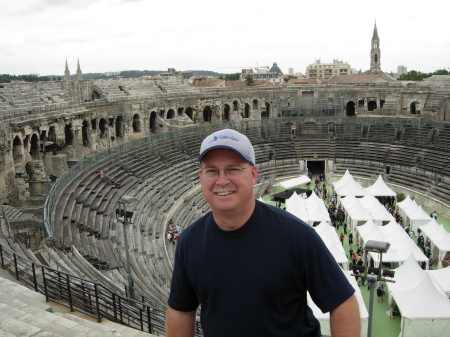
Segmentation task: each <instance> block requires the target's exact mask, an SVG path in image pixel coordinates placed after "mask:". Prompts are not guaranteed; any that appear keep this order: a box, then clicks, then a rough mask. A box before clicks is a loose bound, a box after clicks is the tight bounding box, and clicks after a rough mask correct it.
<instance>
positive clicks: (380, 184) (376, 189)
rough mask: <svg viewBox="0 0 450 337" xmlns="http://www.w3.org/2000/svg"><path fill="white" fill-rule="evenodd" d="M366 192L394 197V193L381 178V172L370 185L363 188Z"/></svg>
mask: <svg viewBox="0 0 450 337" xmlns="http://www.w3.org/2000/svg"><path fill="white" fill-rule="evenodd" d="M365 190H366V192H369V193H370V194H371V195H373V196H375V197H395V196H397V193H395V192H394V191H393V190H392V189H391V188H390V187H389V186H388V185H386V183H385V182H384V180H383V177H382V176H381V174H380V175H379V176H378V178H377V180H376V181H375V183H374V184H373V185H372V186H369V187H367V188H365Z"/></svg>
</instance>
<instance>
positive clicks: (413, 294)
mask: <svg viewBox="0 0 450 337" xmlns="http://www.w3.org/2000/svg"><path fill="white" fill-rule="evenodd" d="M430 275H431V273H430V272H428V271H425V270H423V269H422V268H420V267H419V265H418V264H417V262H416V261H415V259H414V256H413V255H412V254H411V255H410V256H409V257H408V258H407V259H406V260H405V262H404V263H403V265H401V266H400V267H398V268H397V269H395V277H394V279H395V283H390V282H388V283H386V284H387V287H388V289H389V299H388V308H387V312H386V313H387V314H388V315H389V316H391V317H392V312H393V305H392V302H393V299H394V300H395V302H396V304H397V306H398V308H399V310H400V313H401V315H402V324H401V327H402V331H401V334H400V335H401V336H420V337H422V336H424V337H428V336H429V337H434V336H436V337H437V336H445V334H446V333H447V332H448V331H449V330H448V329H450V325H449V324H450V301H449V300H448V298H447V297H446V295H445V293H444V291H442V289H440V287H439V286H438V285H437V283H436V282H435V281H434V280H433V277H430Z"/></svg>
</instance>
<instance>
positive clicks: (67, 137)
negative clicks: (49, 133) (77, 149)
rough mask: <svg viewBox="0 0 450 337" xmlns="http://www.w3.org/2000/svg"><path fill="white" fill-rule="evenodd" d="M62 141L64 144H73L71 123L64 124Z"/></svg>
mask: <svg viewBox="0 0 450 337" xmlns="http://www.w3.org/2000/svg"><path fill="white" fill-rule="evenodd" d="M64 141H65V143H66V145H73V130H72V124H67V125H65V126H64Z"/></svg>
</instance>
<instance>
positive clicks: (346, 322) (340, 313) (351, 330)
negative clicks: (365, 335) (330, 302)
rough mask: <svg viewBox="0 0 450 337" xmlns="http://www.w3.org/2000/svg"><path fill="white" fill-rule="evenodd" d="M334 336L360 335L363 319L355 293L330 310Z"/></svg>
mask: <svg viewBox="0 0 450 337" xmlns="http://www.w3.org/2000/svg"><path fill="white" fill-rule="evenodd" d="M330 328H331V336H332V337H360V336H361V321H360V316H359V306H358V301H357V300H356V297H355V295H352V296H351V297H349V298H348V299H347V300H346V301H345V302H343V303H341V305H339V306H338V307H336V308H335V309H334V310H332V311H331V312H330Z"/></svg>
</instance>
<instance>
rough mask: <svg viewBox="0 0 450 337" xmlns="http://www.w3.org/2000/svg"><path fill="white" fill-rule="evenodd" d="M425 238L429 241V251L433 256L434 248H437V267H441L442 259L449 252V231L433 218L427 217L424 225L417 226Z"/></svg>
mask: <svg viewBox="0 0 450 337" xmlns="http://www.w3.org/2000/svg"><path fill="white" fill-rule="evenodd" d="M419 228H420V230H421V231H422V234H423V236H424V237H425V238H428V239H430V241H431V252H432V256H433V257H434V248H435V247H436V249H437V250H438V261H439V262H438V268H442V261H443V260H444V258H445V256H446V255H447V253H448V252H450V233H448V232H447V230H446V229H445V228H444V226H442V225H439V224H438V223H437V222H436V220H435V219H429V222H428V223H427V224H426V225H422V226H419Z"/></svg>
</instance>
